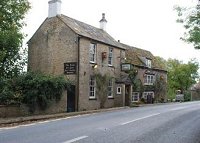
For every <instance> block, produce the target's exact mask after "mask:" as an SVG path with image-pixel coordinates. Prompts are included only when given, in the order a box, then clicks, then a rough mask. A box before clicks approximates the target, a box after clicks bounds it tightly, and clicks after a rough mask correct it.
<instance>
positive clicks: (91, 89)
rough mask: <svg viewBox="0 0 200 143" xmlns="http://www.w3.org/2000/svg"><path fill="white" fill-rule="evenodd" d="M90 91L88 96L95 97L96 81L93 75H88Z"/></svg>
mask: <svg viewBox="0 0 200 143" xmlns="http://www.w3.org/2000/svg"><path fill="white" fill-rule="evenodd" d="M89 85H90V93H89V98H95V85H96V81H95V77H94V76H90V82H89Z"/></svg>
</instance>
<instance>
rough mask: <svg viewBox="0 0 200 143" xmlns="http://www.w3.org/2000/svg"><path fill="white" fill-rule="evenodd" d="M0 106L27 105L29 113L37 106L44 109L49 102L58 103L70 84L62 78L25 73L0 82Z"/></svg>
mask: <svg viewBox="0 0 200 143" xmlns="http://www.w3.org/2000/svg"><path fill="white" fill-rule="evenodd" d="M0 85H1V86H0V104H1V105H2V104H3V105H10V104H21V103H24V104H26V105H28V107H29V109H30V111H31V112H34V110H35V108H36V107H37V106H39V107H40V108H41V109H46V108H47V106H48V105H49V103H50V101H53V100H55V101H58V100H60V98H61V95H62V92H63V90H64V89H65V88H67V87H69V85H70V82H69V81H68V80H65V79H64V78H63V77H62V76H58V77H53V76H50V75H43V74H40V73H26V74H23V75H20V76H18V77H15V78H12V79H1V80H0Z"/></svg>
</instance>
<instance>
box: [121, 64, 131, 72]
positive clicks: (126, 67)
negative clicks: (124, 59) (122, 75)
mask: <svg viewBox="0 0 200 143" xmlns="http://www.w3.org/2000/svg"><path fill="white" fill-rule="evenodd" d="M131 66H132V65H131V64H129V63H124V64H121V70H122V71H130V70H131Z"/></svg>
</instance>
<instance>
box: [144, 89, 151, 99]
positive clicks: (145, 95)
mask: <svg viewBox="0 0 200 143" xmlns="http://www.w3.org/2000/svg"><path fill="white" fill-rule="evenodd" d="M148 95H150V96H152V98H154V92H153V91H149V92H143V94H142V97H143V98H144V99H147V96H148Z"/></svg>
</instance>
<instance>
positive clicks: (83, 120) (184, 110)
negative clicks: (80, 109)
mask: <svg viewBox="0 0 200 143" xmlns="http://www.w3.org/2000/svg"><path fill="white" fill-rule="evenodd" d="M72 142H78V143H200V102H188V103H175V104H164V105H153V106H145V107H139V108H128V109H120V110H115V111H109V112H102V113H94V114H89V115H80V116H76V117H68V118H62V119H57V120H49V121H44V122H39V123H33V124H27V125H20V126H16V127H8V128H0V143H72Z"/></svg>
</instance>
